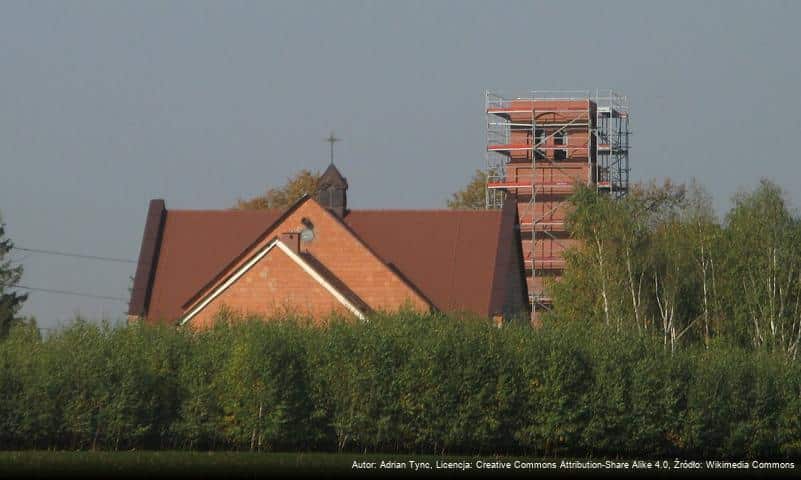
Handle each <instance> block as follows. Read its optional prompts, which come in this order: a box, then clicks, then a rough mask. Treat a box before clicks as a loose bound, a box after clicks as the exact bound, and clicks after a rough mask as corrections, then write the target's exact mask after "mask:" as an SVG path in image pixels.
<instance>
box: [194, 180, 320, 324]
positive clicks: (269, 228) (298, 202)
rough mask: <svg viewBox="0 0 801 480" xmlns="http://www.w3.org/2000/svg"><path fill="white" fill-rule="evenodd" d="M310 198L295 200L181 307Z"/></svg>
mask: <svg viewBox="0 0 801 480" xmlns="http://www.w3.org/2000/svg"><path fill="white" fill-rule="evenodd" d="M309 198H311V197H309V195H308V194H304V195H303V196H302V197H300V198H299V199H297V200H296V201H295V203H293V204H292V205H290V206H289V207H287V209H286V210H284V213H282V214H281V215H279V216H278V218H276V219H275V220H274V221H273V223H271V224H270V225H268V226H267V228H266V229H265V230H264V231H263V232H262V233H260V234H259V235H258V236H257V237H256V239H255V240H254V241H252V242H250V243H249V244H248V246H247V247H245V248H244V249H243V250H242V251H241V252H239V254H238V255H237V256H236V257H234V259H233V260H231V261H230V262H228V263H227V264H226V265H225V266H224V267H223V268H222V269H221V270H220V271H219V272H217V274H216V275H214V276H213V277H212V278H211V280H209V281H208V282H207V283H206V284H205V285H203V286H202V287H201V288H200V289H199V290H198V291H197V292H195V294H194V295H192V296H191V297H189V299H187V300H186V301H185V302H184V303H182V304H181V308H184V309H185V308H187V307H188V306H190V305H192V304H193V303H195V302H196V301H197V299H198V298H200V297H201V296H203V295H205V293H206V291H207V290H208V289H209V288H211V287H213V286H214V285H216V284H217V282H218V281H220V280H221V279H222V278H223V277H224V276H225V274H226V272H228V271H229V270H230V269H231V268H232V267H234V266H235V265H236V264H237V263H239V261H240V260H242V259H243V258H245V257H246V256H247V254H248V253H249V252H250V251H251V250H253V249H254V248H256V246H257V245H258V244H259V243H261V242H262V241H264V239H265V238H267V237H268V236H269V234H270V233H271V232H272V231H273V229H274V228H275V226H276V225H278V224H279V223H280V222H282V221H284V219H286V218H287V217H288V216H289V215H290V214H291V213H292V212H294V211H295V210H297V209H298V207H299V206H301V205H302V204H303V203H304V202H306V200H308V199H309Z"/></svg>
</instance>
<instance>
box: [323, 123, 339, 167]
mask: <svg viewBox="0 0 801 480" xmlns="http://www.w3.org/2000/svg"><path fill="white" fill-rule="evenodd" d="M325 141H326V142H328V143H330V144H331V164H332V165H333V163H334V143H336V142H341V141H342V139H341V138H337V137H335V136H334V131H333V130H331V134H330V135H328V138H326V139H325Z"/></svg>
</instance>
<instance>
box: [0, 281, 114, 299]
mask: <svg viewBox="0 0 801 480" xmlns="http://www.w3.org/2000/svg"><path fill="white" fill-rule="evenodd" d="M6 287H9V288H20V289H22V290H30V291H32V292H43V293H56V294H59V295H73V296H76V297H87V298H95V299H98V300H117V301H120V302H128V299H127V298H122V297H112V296H110V295H95V294H93V293H83V292H76V291H73V290H56V289H52V288H39V287H29V286H27V285H20V284H18V283H17V284H11V285H6Z"/></svg>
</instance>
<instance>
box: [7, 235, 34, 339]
mask: <svg viewBox="0 0 801 480" xmlns="http://www.w3.org/2000/svg"><path fill="white" fill-rule="evenodd" d="M12 248H14V244H13V243H12V242H11V240H10V239H8V238H5V223H3V221H2V219H0V337H5V336H6V335H8V331H9V329H10V328H11V325H12V324H13V323H14V322H15V321H17V316H16V315H17V312H18V311H19V309H20V308H22V303H23V302H24V301H25V300H26V299H27V298H28V295H20V294H18V293H16V292H12V291H10V288H12V286H13V285H16V284H17V283H18V282H19V281H20V279H21V278H22V265H16V266H15V265H14V264H13V263H12V262H11V260H10V259H9V258H8V254H9V252H11V249H12Z"/></svg>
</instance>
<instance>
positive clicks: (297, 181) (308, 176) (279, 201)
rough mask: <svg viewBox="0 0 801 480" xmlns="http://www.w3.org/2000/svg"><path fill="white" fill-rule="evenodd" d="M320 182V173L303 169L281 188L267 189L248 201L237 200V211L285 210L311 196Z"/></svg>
mask: <svg viewBox="0 0 801 480" xmlns="http://www.w3.org/2000/svg"><path fill="white" fill-rule="evenodd" d="M319 180H320V172H316V171H314V172H312V171H310V170H306V169H303V170H301V171H299V172H297V173H296V174H295V175H294V176H292V177H290V178H288V179H287V181H286V183H285V184H284V185H283V186H281V187H273V188H269V189H267V191H266V192H265V193H264V194H263V195H258V196H255V197H253V198H251V199H248V200H241V199H240V200H238V201H237V202H236V207H235V208H237V209H239V210H263V209H271V208H286V207H289V206H290V205H292V204H293V203H295V202H296V201H298V200H299V199H300V198H301V197H302V196H303V195H307V194H308V195H313V194H314V192H315V190H316V189H317V182H318V181H319Z"/></svg>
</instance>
